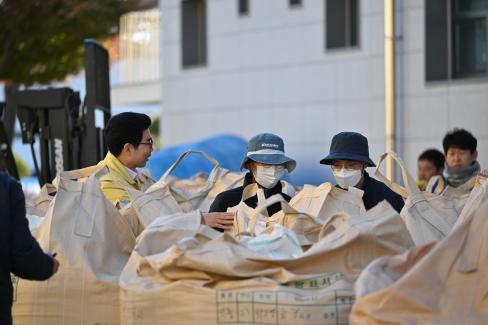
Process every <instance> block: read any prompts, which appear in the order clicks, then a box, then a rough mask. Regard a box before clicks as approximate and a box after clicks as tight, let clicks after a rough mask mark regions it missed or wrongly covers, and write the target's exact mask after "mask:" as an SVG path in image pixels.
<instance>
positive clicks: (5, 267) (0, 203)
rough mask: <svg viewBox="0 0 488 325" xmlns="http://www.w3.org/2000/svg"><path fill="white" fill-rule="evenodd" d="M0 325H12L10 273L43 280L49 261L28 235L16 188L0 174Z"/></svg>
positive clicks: (20, 194)
mask: <svg viewBox="0 0 488 325" xmlns="http://www.w3.org/2000/svg"><path fill="white" fill-rule="evenodd" d="M0 261H1V262H0V324H1V325H9V324H11V323H12V316H11V309H12V299H13V290H12V282H11V278H10V273H13V274H14V275H16V276H18V277H21V278H24V279H29V280H45V279H48V278H49V277H50V276H51V275H52V271H53V260H52V258H51V257H50V256H49V255H47V254H44V252H43V251H42V249H41V248H40V247H39V244H38V243H37V241H36V240H35V239H34V238H33V237H32V235H31V233H30V231H29V223H28V221H27V219H26V217H25V200H24V194H23V192H22V188H21V186H20V184H19V183H18V182H17V181H15V180H14V179H13V178H11V177H9V176H8V175H6V174H4V173H2V172H0Z"/></svg>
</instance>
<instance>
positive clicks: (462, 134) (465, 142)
mask: <svg viewBox="0 0 488 325" xmlns="http://www.w3.org/2000/svg"><path fill="white" fill-rule="evenodd" d="M477 144H478V141H477V140H476V138H475V137H474V136H473V135H472V134H471V133H469V132H468V131H466V130H464V129H454V130H452V131H451V132H448V133H447V134H446V136H445V137H444V140H442V146H443V147H444V153H445V154H447V150H449V148H459V149H462V150H469V151H470V152H471V153H473V152H475V151H476V146H477Z"/></svg>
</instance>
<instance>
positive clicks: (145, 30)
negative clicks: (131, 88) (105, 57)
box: [110, 8, 160, 83]
mask: <svg viewBox="0 0 488 325" xmlns="http://www.w3.org/2000/svg"><path fill="white" fill-rule="evenodd" d="M159 29H160V19H159V9H158V8H155V9H150V10H144V11H134V12H129V13H126V14H124V15H122V16H121V17H120V33H119V52H118V54H119V60H118V62H119V64H118V67H119V80H118V82H119V83H136V82H145V81H153V80H159V79H160V75H159V59H160V57H159V53H160V52H159ZM110 58H111V59H113V55H111V56H110Z"/></svg>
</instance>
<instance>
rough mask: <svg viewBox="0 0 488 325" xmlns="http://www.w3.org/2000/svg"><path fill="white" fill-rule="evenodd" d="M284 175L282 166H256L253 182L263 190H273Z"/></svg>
mask: <svg viewBox="0 0 488 325" xmlns="http://www.w3.org/2000/svg"><path fill="white" fill-rule="evenodd" d="M284 175H285V166H283V165H266V166H260V165H256V173H255V174H254V180H255V181H256V183H258V184H259V185H261V186H262V187H264V188H273V187H275V185H276V184H278V182H279V181H280V180H281V179H282V178H283V176H284Z"/></svg>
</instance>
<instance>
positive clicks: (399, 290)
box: [351, 178, 488, 324]
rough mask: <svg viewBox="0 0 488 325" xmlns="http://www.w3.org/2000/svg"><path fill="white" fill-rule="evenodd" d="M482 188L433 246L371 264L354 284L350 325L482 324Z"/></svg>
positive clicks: (486, 214)
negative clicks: (450, 230) (353, 303)
mask: <svg viewBox="0 0 488 325" xmlns="http://www.w3.org/2000/svg"><path fill="white" fill-rule="evenodd" d="M487 233H488V182H486V178H479V179H477V184H476V186H475V188H474V189H473V191H472V192H471V195H470V197H469V199H468V201H467V203H466V205H465V207H464V209H463V211H462V212H461V216H460V217H459V220H458V223H457V224H456V225H455V227H454V228H453V231H452V232H451V233H450V234H449V235H448V236H447V237H445V238H444V239H442V240H440V241H439V242H432V243H429V244H426V245H423V246H419V247H416V248H414V249H412V250H410V251H407V252H405V253H404V254H402V255H396V256H385V257H381V258H378V259H377V260H375V261H374V262H372V263H371V264H370V265H369V266H368V267H367V268H366V269H365V270H364V271H363V273H362V274H361V276H360V277H359V279H358V281H357V283H356V289H357V290H356V294H357V301H356V304H355V305H354V308H353V311H352V319H351V323H353V324H393V323H394V324H417V323H428V324H487V323H488V295H487V293H488V277H487V276H486V274H487V272H488V241H487V240H486V234H487Z"/></svg>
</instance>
